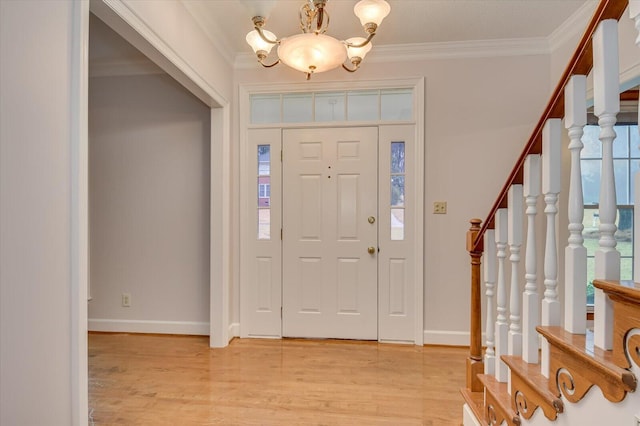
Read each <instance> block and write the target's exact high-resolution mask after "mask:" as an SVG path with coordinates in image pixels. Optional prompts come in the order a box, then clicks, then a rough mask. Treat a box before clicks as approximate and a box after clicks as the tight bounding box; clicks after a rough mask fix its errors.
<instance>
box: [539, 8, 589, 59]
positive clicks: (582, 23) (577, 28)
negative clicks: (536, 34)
mask: <svg viewBox="0 0 640 426" xmlns="http://www.w3.org/2000/svg"><path fill="white" fill-rule="evenodd" d="M597 5H598V2H597V1H596V0H589V1H586V2H585V3H584V4H583V5H582V6H580V8H579V9H578V10H576V11H575V12H574V13H573V14H572V15H571V16H569V17H568V18H567V19H566V20H565V21H564V22H563V23H562V24H560V26H559V27H558V28H556V29H555V31H554V32H552V33H551V34H550V35H549V37H548V40H549V51H550V52H551V53H552V52H554V51H555V50H557V49H559V48H560V47H562V45H564V44H565V43H566V42H568V41H570V40H571V39H572V38H574V37H580V36H581V35H582V33H583V32H584V29H585V28H586V27H587V23H588V22H589V20H590V19H591V17H592V16H593V13H594V11H595V9H596V6H597Z"/></svg>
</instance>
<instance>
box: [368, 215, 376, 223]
mask: <svg viewBox="0 0 640 426" xmlns="http://www.w3.org/2000/svg"><path fill="white" fill-rule="evenodd" d="M367 220H368V221H369V223H370V224H372V225H373V224H374V223H376V218H375V217H373V216H369V219H367Z"/></svg>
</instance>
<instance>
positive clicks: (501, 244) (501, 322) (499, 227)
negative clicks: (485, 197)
mask: <svg viewBox="0 0 640 426" xmlns="http://www.w3.org/2000/svg"><path fill="white" fill-rule="evenodd" d="M495 232H496V253H497V257H498V291H497V300H496V302H497V312H498V315H497V317H496V351H495V352H496V354H495V357H496V368H495V370H496V371H495V375H496V379H497V380H498V381H499V382H506V381H507V375H508V373H507V365H506V364H505V363H504V362H502V360H501V359H500V357H501V356H502V355H506V354H507V344H508V342H507V336H508V332H509V324H507V282H506V280H505V277H504V259H505V258H506V257H507V252H506V249H507V209H498V211H497V212H496V216H495Z"/></svg>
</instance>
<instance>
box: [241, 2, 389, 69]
mask: <svg viewBox="0 0 640 426" xmlns="http://www.w3.org/2000/svg"><path fill="white" fill-rule="evenodd" d="M327 2H328V0H306V2H305V3H304V4H303V5H302V7H301V8H300V12H299V16H300V28H301V29H302V34H296V35H293V36H289V37H283V38H277V37H276V35H275V34H273V33H272V32H270V31H267V30H266V29H264V25H265V22H266V18H265V17H263V16H254V17H253V18H252V21H253V26H254V30H253V31H251V32H249V34H247V38H246V40H247V43H248V44H249V46H251V48H252V49H253V51H254V53H255V54H256V56H257V57H258V62H259V63H260V64H261V65H262V66H264V67H266V68H271V67H273V66H275V65H277V64H279V63H280V62H283V63H284V64H285V65H287V66H289V67H291V68H293V69H296V70H298V71H301V72H303V73H305V74H306V76H307V80H309V78H311V74H314V73H318V72H324V71H329V70H332V69H334V68H338V67H339V66H342V67H343V68H344V69H345V70H347V71H349V72H354V71H356V70H357V69H358V68H359V67H360V64H361V63H362V60H363V59H364V57H365V56H366V55H367V53H368V52H369V51H370V50H371V48H372V46H373V45H372V43H371V39H372V38H373V37H374V36H375V35H376V31H377V29H378V27H379V26H380V24H381V23H382V20H383V19H384V18H385V17H386V16H387V15H388V14H389V12H390V11H391V6H389V3H387V2H386V1H385V0H361V1H359V2H358V3H357V4H356V5H355V7H354V8H353V12H354V14H355V15H356V17H358V19H360V23H361V24H362V26H363V28H364V31H365V33H366V35H367V37H353V38H349V39H347V40H338V39H336V38H334V37H331V36H329V35H327V34H325V33H326V31H327V29H328V26H329V14H328V13H327V11H326V10H325V7H326V4H327ZM275 45H278V49H277V52H278V59H277V60H276V61H275V62H273V63H271V64H266V63H265V59H266V58H267V56H268V55H269V53H270V52H271V49H272V48H273V47H274V46H275ZM347 58H348V59H349V62H350V63H351V67H348V66H347V65H345V62H346V60H347Z"/></svg>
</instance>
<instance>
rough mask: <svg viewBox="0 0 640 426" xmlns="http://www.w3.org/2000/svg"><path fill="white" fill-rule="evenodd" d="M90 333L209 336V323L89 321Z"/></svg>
mask: <svg viewBox="0 0 640 426" xmlns="http://www.w3.org/2000/svg"><path fill="white" fill-rule="evenodd" d="M89 331H109V332H122V333H154V334H192V335H199V336H208V335H209V323H208V322H195V321H145V320H117V319H89Z"/></svg>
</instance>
